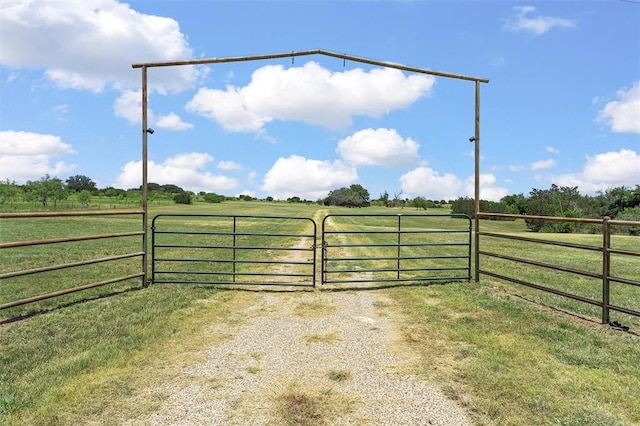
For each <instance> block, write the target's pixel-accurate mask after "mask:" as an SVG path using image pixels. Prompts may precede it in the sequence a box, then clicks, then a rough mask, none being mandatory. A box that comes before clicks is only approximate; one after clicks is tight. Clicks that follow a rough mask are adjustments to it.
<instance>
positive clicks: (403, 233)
mask: <svg viewBox="0 0 640 426" xmlns="http://www.w3.org/2000/svg"><path fill="white" fill-rule="evenodd" d="M427 280H428V281H436V280H438V281H456V280H467V281H470V280H471V218H470V217H469V216H466V215H456V214H441V215H431V214H430V215H425V214H397V215H388V214H387V215H383V214H330V215H327V216H326V217H325V218H324V220H323V221H322V283H323V284H332V283H358V282H403V281H414V282H415V281H427Z"/></svg>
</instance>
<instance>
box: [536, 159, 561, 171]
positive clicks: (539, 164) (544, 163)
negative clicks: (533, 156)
mask: <svg viewBox="0 0 640 426" xmlns="http://www.w3.org/2000/svg"><path fill="white" fill-rule="evenodd" d="M555 165H556V160H554V159H553V158H550V159H548V160H540V161H536V162H533V163H531V170H542V169H550V168H552V167H553V166H555Z"/></svg>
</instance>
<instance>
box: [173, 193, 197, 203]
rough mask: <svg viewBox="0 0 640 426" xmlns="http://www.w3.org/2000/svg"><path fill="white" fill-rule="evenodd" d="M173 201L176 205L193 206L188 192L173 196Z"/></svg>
mask: <svg viewBox="0 0 640 426" xmlns="http://www.w3.org/2000/svg"><path fill="white" fill-rule="evenodd" d="M173 201H174V202H175V203H176V204H191V202H192V200H191V194H189V193H188V192H180V193H179V194H176V195H174V196H173Z"/></svg>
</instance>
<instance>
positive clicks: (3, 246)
mask: <svg viewBox="0 0 640 426" xmlns="http://www.w3.org/2000/svg"><path fill="white" fill-rule="evenodd" d="M142 213H143V212H142V211H140V210H108V211H84V212H26V213H0V219H31V218H55V217H78V216H113V215H141V214H142ZM5 226H6V225H5ZM5 234H6V232H5ZM143 234H144V231H130V232H117V233H107V234H94V235H78V236H67V237H56V238H48V239H41V240H31V241H11V242H2V243H0V250H1V251H2V252H5V250H9V249H16V248H20V247H31V246H40V245H49V244H60V243H73V242H80V241H91V240H104V239H114V238H123V237H132V236H138V235H141V236H142V235H143ZM64 256H65V253H63V254H61V257H64ZM30 257H31V256H30ZM134 257H141V258H143V259H144V258H145V256H144V251H137V252H132V253H124V254H117V255H111V256H107V257H101V258H93V259H85V260H80V261H75V262H67V263H62V264H52V265H47V266H40V267H37V268H30V269H22V270H14V271H9V272H2V273H0V281H3V280H8V279H9V278H17V277H24V276H29V275H33V274H41V273H44V272H51V271H58V270H63V269H67V268H75V267H81V266H87V265H94V264H99V263H108V262H114V261H119V260H123V259H129V258H134ZM30 260H31V259H30ZM143 262H144V260H143ZM5 267H6V264H5ZM3 269H5V268H3ZM144 271H145V268H144V265H143V266H142V271H141V272H136V273H133V274H127V275H123V276H117V277H113V278H109V279H107V280H102V281H98V282H93V283H88V284H84V285H80V286H75V287H70V288H64V289H60V290H57V291H53V292H48V293H44V294H39V295H35V296H30V297H24V298H20V299H17V300H10V301H5V302H2V301H1V300H0V302H1V303H0V310H2V309H7V308H12V307H15V306H20V305H25V304H28V303H33V302H37V301H41V300H45V299H50V298H53V297H58V296H62V295H65V294H70V293H75V292H78V291H82V290H87V289H90V288H95V287H100V286H105V285H108V284H114V283H117V282H121V281H126V280H130V279H134V278H139V277H141V278H142V282H143V285H144V281H145V272H144ZM5 284H6V283H3V287H4V290H5V291H4V292H3V293H4V294H7V291H6V286H5Z"/></svg>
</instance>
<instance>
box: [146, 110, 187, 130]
mask: <svg viewBox="0 0 640 426" xmlns="http://www.w3.org/2000/svg"><path fill="white" fill-rule="evenodd" d="M152 125H155V126H156V127H158V128H160V129H166V130H189V129H192V128H193V124H191V123H186V122H184V121H182V119H181V118H180V117H179V116H178V115H177V114H175V113H174V112H170V113H169V114H167V115H161V116H159V117H158V118H157V119H156V120H155V123H152Z"/></svg>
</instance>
